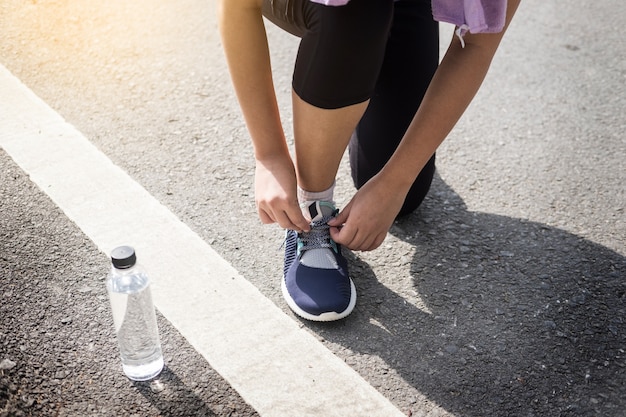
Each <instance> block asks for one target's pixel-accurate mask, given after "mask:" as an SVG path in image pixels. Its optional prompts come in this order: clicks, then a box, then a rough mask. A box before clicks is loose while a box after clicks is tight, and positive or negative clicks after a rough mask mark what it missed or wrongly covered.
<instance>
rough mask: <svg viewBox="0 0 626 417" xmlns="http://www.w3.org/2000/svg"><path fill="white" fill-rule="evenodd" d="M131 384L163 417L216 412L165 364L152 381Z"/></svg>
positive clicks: (206, 415) (203, 416)
mask: <svg viewBox="0 0 626 417" xmlns="http://www.w3.org/2000/svg"><path fill="white" fill-rule="evenodd" d="M133 386H134V387H135V388H136V389H137V390H138V391H139V392H140V393H141V395H143V396H144V397H146V399H147V400H148V401H149V402H150V403H152V405H153V406H155V407H156V408H157V409H158V410H159V411H160V413H161V414H160V415H161V416H163V417H168V416H171V417H174V416H176V417H178V416H180V415H181V414H186V415H193V416H202V417H213V416H216V414H215V413H214V412H213V411H211V409H210V408H209V407H208V406H207V405H206V404H205V402H204V401H203V400H202V399H201V398H200V397H199V396H198V395H196V394H195V393H194V392H193V391H192V390H190V389H189V388H188V387H187V386H186V385H185V383H184V382H183V381H181V380H180V378H178V376H177V375H176V373H174V372H173V371H172V370H171V369H169V368H168V367H167V366H166V367H165V368H163V371H162V372H161V374H160V375H159V376H158V377H157V378H155V379H154V380H152V381H146V382H133Z"/></svg>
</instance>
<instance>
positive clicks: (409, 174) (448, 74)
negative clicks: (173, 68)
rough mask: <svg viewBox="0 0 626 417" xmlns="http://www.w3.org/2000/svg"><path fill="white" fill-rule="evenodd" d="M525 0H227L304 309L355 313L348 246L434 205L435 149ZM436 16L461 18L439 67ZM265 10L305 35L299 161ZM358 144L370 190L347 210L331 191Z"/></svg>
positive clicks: (227, 20) (266, 217)
mask: <svg viewBox="0 0 626 417" xmlns="http://www.w3.org/2000/svg"><path fill="white" fill-rule="evenodd" d="M519 2H520V0H490V2H488V3H489V4H485V5H484V6H483V5H482V4H481V2H480V0H432V4H431V0H396V1H394V0H220V30H221V35H222V41H223V45H224V49H225V53H226V58H227V61H228V64H229V68H230V73H231V78H232V81H233V84H234V87H235V91H236V93H237V97H238V100H239V103H240V106H241V109H242V111H243V115H244V118H245V121H246V124H247V127H248V130H249V132H250V135H251V137H252V143H253V146H254V153H255V159H256V173H255V175H256V176H255V192H256V203H257V207H258V212H259V217H260V219H261V221H262V222H263V223H273V222H276V223H278V224H279V225H280V226H281V227H283V228H285V229H287V240H286V245H285V267H284V277H283V282H282V289H283V295H284V296H285V299H286V301H287V303H288V304H289V306H290V308H292V309H293V310H294V311H295V312H296V313H297V314H298V315H300V316H301V317H304V318H307V319H310V320H319V321H328V320H337V319H341V318H343V317H345V316H347V315H348V314H349V313H350V312H351V311H352V309H353V308H354V304H355V302H356V291H355V288H354V284H353V283H352V281H351V279H350V278H349V275H348V270H347V265H346V262H345V259H344V257H343V256H342V254H341V245H343V246H346V247H348V248H350V249H352V250H362V251H367V250H373V249H375V248H377V247H378V246H379V245H380V244H381V243H382V242H383V240H384V238H385V236H386V234H387V231H388V230H389V228H390V226H391V224H392V222H393V221H394V219H395V218H396V217H397V216H398V215H399V214H405V213H409V212H411V211H413V210H415V208H417V206H418V205H419V204H420V203H421V202H422V200H423V198H424V196H425V194H426V192H427V191H428V189H429V187H430V183H431V180H432V177H433V174H434V170H435V157H434V154H435V150H436V149H437V147H438V146H439V145H440V144H441V143H442V142H443V140H444V139H445V137H446V136H447V135H448V133H449V132H450V130H451V129H452V128H453V126H454V125H455V123H456V122H457V121H458V119H459V118H460V117H461V115H462V114H463V112H464V111H465V109H466V108H467V106H468V105H469V103H470V101H471V100H472V98H473V97H474V95H475V94H476V92H477V90H478V88H479V87H480V84H481V83H482V81H483V79H484V77H485V75H486V73H487V70H488V68H489V65H490V63H491V60H492V58H493V56H494V54H495V52H496V49H497V48H498V45H499V43H500V40H501V39H502V36H503V34H504V31H505V30H506V26H507V25H508V23H509V22H510V20H511V18H512V17H513V14H514V13H515V10H516V9H517V7H518V5H519ZM485 3H487V2H485ZM433 15H435V17H437V18H438V19H439V20H445V21H449V22H450V23H454V24H456V25H458V27H457V34H458V35H459V39H456V38H454V39H452V41H451V42H450V46H449V47H448V50H447V52H446V54H445V57H444V59H443V60H442V62H441V64H440V65H438V58H439V56H438V54H439V31H438V24H437V22H436V21H435V20H434V17H433ZM263 16H265V17H266V18H267V19H268V20H270V21H272V22H273V23H275V24H277V25H278V26H280V27H281V28H283V29H284V30H287V31H289V32H290V33H292V34H294V35H296V36H299V37H300V38H301V41H300V47H299V50H298V54H297V59H296V62H295V66H294V73H293V83H292V97H293V117H294V126H293V129H294V139H295V160H292V158H291V156H290V154H289V151H288V148H287V143H286V140H285V134H284V131H283V128H282V125H281V122H280V116H279V112H278V106H277V102H276V96H275V93H274V86H273V80H272V72H271V66H270V58H269V48H268V43H267V37H266V33H265V26H264V21H263ZM477 32H490V33H477ZM348 147H349V152H350V165H351V170H352V177H353V179H354V182H355V185H356V187H357V189H358V191H357V192H356V193H355V195H354V196H353V197H352V199H351V200H350V202H349V203H348V204H347V206H346V207H345V208H344V209H343V210H342V211H341V212H338V210H336V209H335V207H334V203H333V188H334V183H335V176H336V174H337V170H338V167H339V163H340V161H341V158H342V156H343V153H344V152H345V150H346V148H348Z"/></svg>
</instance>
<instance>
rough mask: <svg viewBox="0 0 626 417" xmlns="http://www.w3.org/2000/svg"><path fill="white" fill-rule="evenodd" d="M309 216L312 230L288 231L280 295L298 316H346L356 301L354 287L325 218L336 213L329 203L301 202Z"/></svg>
mask: <svg viewBox="0 0 626 417" xmlns="http://www.w3.org/2000/svg"><path fill="white" fill-rule="evenodd" d="M303 207H304V208H305V209H308V211H309V214H310V217H311V219H312V220H311V231H310V232H307V233H296V232H294V231H293V230H288V231H287V238H286V240H285V267H284V277H283V282H282V290H283V297H285V300H286V301H287V304H288V305H289V307H290V308H291V309H292V310H293V311H294V312H295V313H296V314H297V315H299V316H300V317H302V318H305V319H307V320H313V321H333V320H339V319H342V318H344V317H346V316H347V315H348V314H350V313H351V312H352V310H353V309H354V305H355V304H356V288H355V287H354V283H353V282H352V280H351V279H350V277H349V276H348V263H347V262H346V259H345V258H344V257H343V255H342V254H341V246H340V245H337V244H336V243H335V242H334V241H333V240H332V239H331V238H330V231H329V229H330V227H329V226H328V224H327V222H328V221H329V220H330V219H332V218H333V217H335V216H336V215H337V212H338V210H337V209H336V208H335V206H334V205H333V204H332V203H329V202H326V201H313V202H307V203H304V204H303Z"/></svg>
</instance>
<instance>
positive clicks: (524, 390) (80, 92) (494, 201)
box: [0, 0, 626, 417]
mask: <svg viewBox="0 0 626 417" xmlns="http://www.w3.org/2000/svg"><path fill="white" fill-rule="evenodd" d="M625 22H626V9H624V8H623V7H622V5H621V3H618V1H617V0H607V1H605V2H601V3H597V2H596V3H589V2H583V1H581V0H573V1H569V2H567V3H562V4H561V3H556V2H543V1H539V0H525V1H523V2H522V5H521V7H520V10H519V12H518V14H517V16H516V18H515V20H514V22H513V24H512V26H511V28H510V31H509V32H508V33H507V35H506V36H505V39H504V41H503V43H502V46H501V48H500V50H499V51H498V54H497V56H496V58H495V60H494V63H493V65H492V68H491V71H490V74H489V75H488V77H487V79H486V80H485V83H484V86H483V88H482V90H481V91H480V93H479V94H478V96H477V97H476V99H475V101H474V103H473V104H472V106H471V107H470V109H468V111H467V112H466V114H465V115H464V117H463V119H462V120H461V121H460V122H459V124H458V125H457V127H456V128H455V130H454V131H453V132H452V133H451V134H450V136H449V138H448V139H447V141H446V142H445V143H444V144H443V145H442V147H441V148H440V150H439V152H438V165H437V169H438V171H437V175H436V178H435V181H434V184H433V187H432V189H431V191H430V193H429V195H428V197H427V199H426V201H425V203H424V204H423V206H422V207H421V208H420V209H419V210H418V212H416V213H415V214H413V215H411V216H409V217H408V218H406V219H403V220H401V221H398V222H396V223H395V224H394V225H393V227H392V229H391V230H390V233H389V235H388V237H387V239H386V241H385V242H384V243H383V245H382V246H381V247H380V248H379V249H377V250H376V251H373V252H368V253H349V254H348V258H349V262H350V267H351V271H352V276H353V279H354V281H355V284H356V286H357V290H358V293H359V300H358V303H357V307H356V309H355V311H354V313H353V314H352V315H351V316H349V317H348V318H347V319H346V320H343V321H340V322H337V323H331V324H316V323H309V322H305V321H302V320H300V319H298V318H297V317H295V316H294V315H293V314H292V313H291V312H290V311H289V309H288V307H287V306H286V304H285V303H284V301H283V300H282V297H281V294H280V277H281V270H282V255H283V254H282V252H281V250H282V248H281V244H282V241H283V238H284V235H283V232H282V231H281V230H280V229H279V228H278V227H277V226H264V225H261V224H260V222H259V221H258V219H257V216H256V213H255V207H254V200H253V193H254V191H253V173H254V161H253V158H252V151H251V147H250V145H249V138H248V136H247V132H246V130H245V127H244V125H243V122H242V119H241V116H240V112H239V109H238V106H237V103H236V101H235V100H234V94H233V92H232V87H231V85H230V81H229V79H228V75H227V71H226V66H225V62H224V58H223V55H222V52H221V46H220V41H219V36H218V33H217V29H216V15H215V7H214V2H211V1H209V2H206V1H197V0H137V1H133V2H126V1H122V0H113V1H109V2H96V1H91V0H38V1H35V0H33V1H28V2H24V1H17V0H5V1H3V2H2V3H1V4H0V70H1V71H0V75H1V76H0V416H28V415H33V416H48V415H50V416H121V415H124V416H126V415H128V416H159V415H160V416H255V415H261V416H270V415H276V416H304V415H317V416H330V415H341V416H344V415H368V416H369V415H374V414H376V413H375V412H373V411H372V407H381V408H379V409H378V414H379V415H392V414H393V413H397V414H399V415H403V414H404V415H413V416H459V417H461V416H462V417H478V416H537V417H544V416H603V417H604V416H608V417H623V416H626V411H624V410H626V283H625V281H624V279H625V278H626V258H625V256H626V223H625V221H624V218H625V213H624V208H625V206H626V199H625V196H624V191H625V190H624V188H625V185H624V184H626V171H625V169H624V160H626V134H625V133H624V132H625V131H626V116H624V114H625V113H624V109H626V58H625V57H626V40H625V38H624V37H623V35H622V33H621V30H620V28H622V27H623V26H624V23H625ZM268 26H269V25H268ZM268 29H269V39H270V42H271V49H272V59H273V61H272V62H273V66H274V73H275V83H276V88H277V93H278V97H279V101H280V103H279V104H280V106H281V111H282V117H283V122H284V125H285V128H286V132H287V133H288V135H290V134H291V128H290V121H291V112H290V108H289V100H290V87H289V84H290V83H289V81H290V77H291V65H292V60H293V57H294V55H295V51H296V48H297V39H295V38H294V37H292V36H290V35H288V34H285V33H283V32H281V31H280V30H277V29H276V28H274V27H271V26H269V27H268ZM442 33H443V38H442V39H444V40H443V44H442V50H443V48H445V43H446V42H447V40H448V39H449V37H450V30H449V28H447V27H442ZM18 80H19V81H18ZM20 81H21V83H23V84H20ZM16 86H17V87H16ZM29 90H30V91H32V93H34V95H32V96H30V95H29V94H32V93H30V91H29ZM35 95H36V97H38V98H39V99H41V103H44V102H45V103H47V106H49V107H45V108H44V107H42V105H41V103H39V102H38V101H37V100H39V99H35V98H36V97H35ZM34 97H35V98H34ZM24 103H26V104H28V105H29V106H31V105H32V106H31V107H28V106H27V107H24V110H23V111H22V110H21V107H19V108H18V107H17V106H18V105H19V106H21V105H22V104H24ZM33 103H35V104H36V103H39V104H36V105H35V104H33ZM24 105H25V104H24ZM57 116H58V117H59V120H63V119H64V120H65V121H66V122H67V123H65V122H59V121H56V120H57V119H55V117H57ZM61 118H63V119H61ZM74 128H75V129H76V130H75V131H74V130H72V129H74ZM24 132H27V133H28V134H26V133H24ZM49 132H52V133H54V135H57V136H63V135H64V134H68V135H69V134H71V135H74V134H75V136H76V138H77V139H76V140H77V142H76V143H77V144H79V146H81V148H80V149H83V148H82V146H87V145H89V146H90V145H93V146H94V147H93V155H94V157H95V158H96V160H97V161H100V162H101V163H102V166H103V167H104V168H106V170H105V171H102V172H103V173H104V174H105V175H101V176H98V175H99V174H100V173H101V172H100V171H99V170H94V171H98V172H94V173H91V172H89V167H86V166H85V163H84V162H85V160H86V156H85V160H83V157H82V154H78V155H77V156H76V157H72V155H71V152H59V153H58V154H56V153H55V152H54V149H53V150H52V151H48V150H47V148H46V149H43V148H42V147H41V146H40V145H39V143H40V142H37V140H40V139H43V140H48V134H49ZM52 133H50V137H51V136H54V135H53V134H52ZM33 138H34V139H33ZM72 143H73V142H72ZM85 144H87V145H85ZM61 146H65V145H63V144H61ZM77 146H78V145H77ZM69 147H70V148H71V146H69ZM89 152H91V150H90V151H89ZM24 155H30V156H29V158H30V159H28V158H25V157H24ZM90 155H91V154H90ZM38 158H39V159H38ZM37 161H42V162H41V164H39V165H40V166H39V165H38V163H37ZM55 161H56V162H58V163H59V164H60V167H61V168H62V170H61V171H59V172H57V173H53V174H51V173H48V171H46V170H45V168H47V167H48V166H51V165H53V163H54V162H55ZM100 162H98V163H100ZM345 162H346V161H344V162H343V164H342V167H341V169H340V173H339V176H338V179H337V192H336V199H337V203H338V205H339V206H342V205H345V203H347V201H349V199H350V197H351V195H352V193H353V192H354V190H353V186H352V184H351V182H350V177H349V172H348V170H347V165H346V163H345ZM117 167H119V168H121V170H122V171H120V172H121V173H122V174H119V175H120V176H119V179H120V181H121V182H120V184H122V185H123V186H124V187H126V185H128V184H130V185H128V186H129V187H130V188H128V190H131V191H132V190H135V188H132V187H134V186H135V184H138V186H140V187H141V190H143V191H145V196H144V194H141V195H142V197H141V199H138V200H136V201H138V203H137V204H140V206H139V207H137V211H138V212H139V214H143V216H141V215H140V216H138V219H139V220H138V221H136V222H135V223H133V224H132V225H129V224H124V223H121V222H116V218H115V217H112V215H111V213H114V212H115V209H116V207H118V206H120V204H121V203H123V202H124V201H123V200H125V199H126V197H125V196H126V195H128V198H129V199H131V200H132V198H134V196H135V194H134V192H129V194H122V196H121V197H120V196H119V195H118V194H115V190H114V189H113V188H112V187H113V186H112V185H111V184H112V183H113V182H112V180H111V181H109V179H110V177H108V173H109V172H115V173H116V174H115V175H118V172H117V171H116V170H115V169H116V168H117ZM98 168H100V165H98ZM92 174H93V177H92V176H91V175H92ZM94 178H95V180H94ZM115 178H118V177H117V176H116V177H115ZM46 181H49V182H46ZM64 183H67V184H80V187H82V188H76V189H71V188H70V190H69V192H68V190H61V191H62V193H61V194H59V193H57V190H58V188H59V184H60V185H62V184H64ZM46 184H48V185H46ZM115 184H118V183H117V182H115ZM120 187H121V186H120ZM120 189H121V188H120ZM123 190H124V191H125V190H127V188H123ZM143 191H142V192H143ZM130 194H132V195H130ZM88 195H93V196H94V201H95V198H96V197H97V198H98V199H99V200H98V201H99V202H100V201H102V203H98V205H97V206H94V207H92V208H91V210H92V214H93V216H88V215H87V216H84V215H77V214H76V212H75V211H74V207H75V206H74V205H72V204H74V202H73V201H72V200H71V197H72V196H74V197H76V198H77V199H82V200H84V201H82V203H84V202H85V201H87V202H89V200H90V199H89V198H87V196H88ZM59 196H61V197H59ZM100 199H101V200H100ZM132 201H133V202H134V201H135V200H132ZM155 202H156V203H158V204H160V205H162V206H159V210H161V207H162V208H163V210H167V212H163V213H166V214H163V216H164V217H163V218H164V219H165V220H161V219H162V217H158V216H157V214H155V213H156V212H153V211H151V210H148V209H145V210H144V206H143V204H144V203H145V204H146V205H147V206H146V207H148V206H150V207H152V206H151V204H156V203H155ZM159 213H162V212H161V211H158V214H159ZM167 213H170V214H171V216H169V214H167ZM88 214H89V213H88ZM160 215H161V214H159V216H160ZM90 217H93V219H94V222H95V220H96V219H98V220H102V219H104V220H106V221H108V222H109V223H105V224H107V225H109V224H110V229H111V230H113V231H118V232H119V233H121V234H122V235H123V236H129V237H130V236H138V237H136V238H135V239H133V241H132V242H124V243H130V244H139V246H140V247H141V245H143V244H144V243H145V248H143V249H144V252H143V253H145V254H146V257H145V258H144V259H146V260H148V261H150V262H149V263H148V264H147V265H146V267H147V268H148V269H149V270H150V269H151V267H152V270H153V272H154V275H155V277H157V278H159V274H160V273H161V274H163V272H162V269H161V268H156V266H157V265H158V262H159V257H158V256H157V255H153V254H158V253H159V249H161V250H162V251H163V254H162V258H163V259H169V258H168V256H170V255H168V253H169V249H166V248H169V246H168V245H169V242H178V241H179V240H181V239H182V240H183V241H184V242H191V243H189V247H188V248H187V247H186V244H183V246H185V248H184V249H189V248H194V250H195V249H196V248H197V253H200V254H204V253H209V254H210V256H209V255H208V257H207V258H205V257H203V256H196V255H194V256H192V255H191V254H190V255H189V257H188V258H182V259H181V266H179V267H180V268H181V269H180V270H181V271H186V270H187V269H185V268H190V269H189V270H193V268H194V267H196V266H198V265H205V264H204V263H205V262H209V261H208V260H207V259H209V258H210V262H213V263H212V264H211V265H216V266H215V268H216V269H215V271H218V270H219V271H229V272H228V274H230V275H229V276H228V277H226V276H218V277H213V278H212V279H214V281H211V280H209V279H207V280H202V279H201V278H202V276H199V277H198V278H200V279H198V280H197V281H198V282H196V281H194V280H192V279H189V280H187V279H186V278H185V277H175V276H171V277H170V279H169V280H167V279H165V278H163V279H162V280H161V282H163V283H164V284H162V285H161V286H160V287H158V288H157V290H158V291H157V299H158V301H157V307H158V308H159V313H158V320H159V328H160V332H161V339H162V344H163V348H164V352H165V361H166V368H165V370H164V372H163V373H162V374H161V376H160V377H159V378H158V379H157V380H154V381H151V382H147V383H132V382H130V381H129V380H128V379H127V378H126V377H124V375H123V374H122V372H121V366H120V363H119V359H118V356H117V355H118V353H117V350H116V346H115V334H114V332H113V324H112V318H111V315H110V309H109V306H108V301H107V296H106V291H105V288H104V277H105V276H106V273H107V272H108V268H109V263H108V259H107V254H106V250H105V249H106V248H104V247H103V246H106V244H103V243H102V242H107V241H106V239H104V238H103V237H102V236H105V235H106V234H105V233H104V232H101V231H100V229H97V230H96V229H94V228H92V226H93V224H94V223H93V222H92V221H91V218H90ZM155 221H156V223H154V222H155ZM161 221H162V222H163V223H159V222H161ZM155 224H157V226H154V225H155ZM159 224H163V225H167V228H166V227H165V226H163V230H164V231H163V234H162V235H159V236H162V237H163V238H162V239H161V240H160V241H158V240H157V241H156V243H154V242H153V241H150V242H153V243H150V244H149V243H148V240H146V241H145V242H144V241H143V240H142V236H144V235H148V234H155V235H158V233H156V232H155V233H152V231H155V230H160V227H159V226H158V225H159ZM170 226H171V227H172V228H171V229H170ZM101 229H102V228H101ZM131 229H132V230H131ZM165 229H167V230H165ZM170 230H175V231H176V232H170ZM179 230H182V232H180V233H179V232H178V231H179ZM137 231H142V232H143V231H145V233H139V232H137ZM189 251H190V252H191V249H189ZM212 251H215V256H214V255H213V252H212ZM194 253H196V252H194ZM141 254H142V252H141V251H139V252H138V255H139V256H140V257H141ZM152 261H154V262H152ZM203 267H204V266H203ZM207 268H208V267H207ZM220 268H222V269H220ZM228 268H232V271H234V272H231V270H230V269H228ZM155 269H156V270H155ZM222 278H223V279H222ZM218 281H219V282H218ZM188 282H189V283H193V285H198V286H199V287H185V285H191V284H187V283H188ZM166 283H167V285H165V284H166ZM179 283H180V284H179ZM177 284H178V285H177ZM248 284H250V285H248ZM168 285H169V286H168ZM220 285H223V286H220ZM181 286H182V289H181V288H180V287H181ZM196 288H201V289H202V291H208V290H207V288H208V289H212V288H219V289H220V291H222V292H221V293H220V294H222V295H223V294H230V296H228V297H226V296H222V297H220V298H211V297H208V296H207V298H206V299H205V302H204V303H203V302H202V300H203V298H202V297H204V295H203V294H205V293H203V292H202V291H196ZM239 289H243V290H241V294H239V293H238V291H239ZM216 291H217V290H216ZM229 291H230V292H229ZM170 293H171V294H172V296H171V298H168V296H167V294H170ZM180 294H182V295H180ZM187 295H188V296H189V301H188V303H187V301H186V298H185V296H187ZM176 297H181V298H176ZM181 300H182V301H181ZM203 304H204V305H203ZM207 305H208V306H207ZM176 306H179V308H178V310H177V309H176V308H175V307H176ZM229 306H230V308H229ZM186 307H188V309H187V310H186V311H185V308H186ZM205 308H213V310H211V314H209V315H208V316H207V317H206V318H204V317H198V314H197V313H196V312H198V311H205V310H202V309H205ZM220 309H221V310H220ZM184 313H187V314H184ZM238 316H241V317H242V319H241V320H239V319H237V317H238ZM233 317H234V318H233ZM254 320H257V322H256V323H255V322H254ZM261 321H262V322H261ZM249 322H251V323H253V324H252V325H249V324H246V323H249ZM203 323H206V325H203ZM266 323H271V324H272V326H274V325H275V326H277V327H275V328H277V329H281V332H283V329H285V330H284V331H285V332H287V331H288V332H290V333H281V332H279V333H278V335H277V334H274V333H272V334H271V335H270V332H271V329H268V328H266V327H268V326H265V327H264V324H266ZM281 334H285V337H284V338H281ZM246 335H248V336H249V337H248V338H249V339H251V340H250V341H249V343H248V342H247V341H246V340H245V336H246ZM292 335H293V337H292ZM270 336H271V337H270ZM287 336H289V337H287ZM287 339H288V340H287ZM234 341H237V342H234ZM291 346H299V347H301V348H302V349H303V350H302V351H299V350H298V349H288V348H287V347H291ZM229 350H230V352H229ZM302 352H305V353H302ZM229 355H230V356H229ZM270 355H272V356H270ZM249 358H252V359H249ZM257 358H262V359H257ZM268 358H272V359H268ZM297 360H300V361H301V362H302V363H301V366H300V365H299V364H298V363H296V361H297ZM257 362H258V363H257ZM258 369H264V371H263V373H262V374H261V373H260V371H258ZM316 370H317V371H316ZM320 370H321V371H320ZM308 372H311V375H314V376H315V378H314V380H313V376H311V377H309V373H308ZM315 372H318V373H315ZM301 373H304V375H305V377H303V378H302V377H300V374H301ZM307 378H309V379H308V380H307ZM303 381H304V382H303ZM307 381H308V382H307ZM342 381H349V382H347V383H346V382H342ZM259 383H261V385H259ZM262 383H264V385H265V386H263V384H262ZM346 384H349V386H348V388H346V387H345V386H343V385H346ZM352 387H354V389H353V390H351V389H352ZM342 390H346V392H348V394H344V391H342ZM333 391H336V392H337V393H341V395H333ZM351 392H354V395H351V394H349V393H351ZM340 397H343V398H340ZM290 399H291V400H290ZM387 406H389V407H390V410H394V411H393V413H392V412H387V411H385V410H387V408H384V407H387ZM368 407H369V408H368ZM287 410H291V411H287Z"/></svg>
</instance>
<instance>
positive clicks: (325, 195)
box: [298, 181, 335, 203]
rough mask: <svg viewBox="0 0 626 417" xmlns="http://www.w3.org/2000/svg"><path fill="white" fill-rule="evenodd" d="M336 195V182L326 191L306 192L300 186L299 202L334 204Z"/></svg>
mask: <svg viewBox="0 0 626 417" xmlns="http://www.w3.org/2000/svg"><path fill="white" fill-rule="evenodd" d="M334 193H335V182H334V181H333V185H331V186H330V188H329V189H327V190H324V191H317V192H312V191H306V190H303V189H302V188H300V186H298V201H299V202H300V203H304V202H305V201H328V202H330V203H333V195H334Z"/></svg>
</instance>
